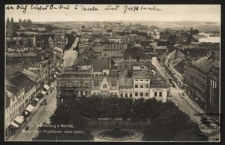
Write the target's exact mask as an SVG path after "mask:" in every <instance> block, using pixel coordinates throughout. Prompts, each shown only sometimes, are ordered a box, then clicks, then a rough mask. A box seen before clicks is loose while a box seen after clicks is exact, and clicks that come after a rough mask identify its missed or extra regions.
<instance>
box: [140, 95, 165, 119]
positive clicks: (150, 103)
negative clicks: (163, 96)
mask: <svg viewBox="0 0 225 145" xmlns="http://www.w3.org/2000/svg"><path fill="white" fill-rule="evenodd" d="M162 105H163V103H162V102H161V101H157V100H156V99H155V98H153V99H147V100H146V101H145V103H144V114H145V116H146V118H148V119H150V120H153V119H155V118H157V117H158V116H159V115H160V108H161V106H162Z"/></svg>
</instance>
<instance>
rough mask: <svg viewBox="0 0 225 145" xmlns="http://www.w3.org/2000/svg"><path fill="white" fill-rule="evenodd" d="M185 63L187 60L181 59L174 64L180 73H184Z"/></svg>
mask: <svg viewBox="0 0 225 145" xmlns="http://www.w3.org/2000/svg"><path fill="white" fill-rule="evenodd" d="M184 63H185V61H184V60H182V61H180V62H179V63H178V64H177V65H175V66H174V68H175V69H176V70H177V71H178V72H179V73H180V74H183V73H184Z"/></svg>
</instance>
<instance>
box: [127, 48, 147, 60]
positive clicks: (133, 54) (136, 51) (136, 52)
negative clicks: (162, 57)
mask: <svg viewBox="0 0 225 145" xmlns="http://www.w3.org/2000/svg"><path fill="white" fill-rule="evenodd" d="M137 57H139V59H140V60H142V59H144V60H150V59H151V57H150V56H148V55H147V54H146V53H145V52H144V51H142V50H141V49H140V48H128V49H126V51H125V52H124V59H125V60H129V59H130V58H131V59H137Z"/></svg>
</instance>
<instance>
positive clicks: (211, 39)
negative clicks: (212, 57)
mask: <svg viewBox="0 0 225 145" xmlns="http://www.w3.org/2000/svg"><path fill="white" fill-rule="evenodd" d="M199 34H200V35H204V36H206V38H200V39H199V40H198V41H199V42H211V43H220V37H211V36H210V35H212V34H211V33H199Z"/></svg>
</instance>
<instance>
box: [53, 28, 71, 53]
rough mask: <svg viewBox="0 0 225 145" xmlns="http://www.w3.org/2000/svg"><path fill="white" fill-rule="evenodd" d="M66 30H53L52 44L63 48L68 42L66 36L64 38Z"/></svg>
mask: <svg viewBox="0 0 225 145" xmlns="http://www.w3.org/2000/svg"><path fill="white" fill-rule="evenodd" d="M65 33H66V31H65V30H64V31H63V30H61V31H60V30H59V31H55V35H54V45H55V46H57V47H59V48H61V49H63V50H64V49H65V47H66V45H67V43H68V38H66V36H65Z"/></svg>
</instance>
